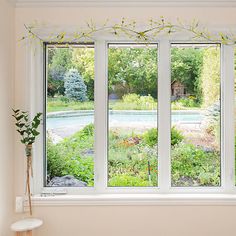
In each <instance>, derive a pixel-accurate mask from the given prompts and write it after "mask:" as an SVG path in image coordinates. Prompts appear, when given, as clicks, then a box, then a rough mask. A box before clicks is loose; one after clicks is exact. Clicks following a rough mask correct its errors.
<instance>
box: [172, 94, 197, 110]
mask: <svg viewBox="0 0 236 236" xmlns="http://www.w3.org/2000/svg"><path fill="white" fill-rule="evenodd" d="M199 106H200V104H199V102H198V101H197V99H196V98H195V97H194V96H189V97H187V98H180V99H178V100H175V101H173V102H171V109H172V110H186V109H195V108H199Z"/></svg>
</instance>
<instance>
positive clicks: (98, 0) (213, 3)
mask: <svg viewBox="0 0 236 236" xmlns="http://www.w3.org/2000/svg"><path fill="white" fill-rule="evenodd" d="M9 1H11V2H13V3H15V4H16V6H19V7H20V6H40V5H42V6H47V5H50V6H57V5H58V6H74V5H78V6H176V7H183V6H209V7H236V0H206V1H204V0H200V1H198V0H9Z"/></svg>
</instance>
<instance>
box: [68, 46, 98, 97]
mask: <svg viewBox="0 0 236 236" xmlns="http://www.w3.org/2000/svg"><path fill="white" fill-rule="evenodd" d="M72 64H73V68H75V69H77V70H78V71H79V73H80V74H81V76H82V77H83V79H84V83H85V84H86V86H87V96H88V99H89V100H94V48H89V47H86V48H74V49H73V52H72Z"/></svg>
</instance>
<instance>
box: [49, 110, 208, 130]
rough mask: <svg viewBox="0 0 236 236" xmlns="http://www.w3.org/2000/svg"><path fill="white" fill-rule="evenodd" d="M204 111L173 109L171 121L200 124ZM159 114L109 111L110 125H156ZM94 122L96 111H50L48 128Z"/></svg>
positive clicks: (152, 112)
mask: <svg viewBox="0 0 236 236" xmlns="http://www.w3.org/2000/svg"><path fill="white" fill-rule="evenodd" d="M203 117H204V115H203V112H202V111H199V110H198V111H192V110H191V111H172V116H171V122H172V124H175V123H182V124H184V123H188V124H189V123H191V124H199V123H201V121H202V120H203ZM157 119H158V115H157V112H156V111H124V110H123V111H114V110H112V111H109V125H110V126H119V125H120V126H124V125H125V126H128V125H129V124H130V125H132V126H136V125H137V126H140V125H144V124H145V125H149V126H156V124H157ZM93 122H94V111H73V112H57V113H49V114H48V116H47V129H57V128H61V127H67V126H68V127H72V126H82V127H83V126H85V125H88V124H90V123H93Z"/></svg>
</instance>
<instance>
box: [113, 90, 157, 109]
mask: <svg viewBox="0 0 236 236" xmlns="http://www.w3.org/2000/svg"><path fill="white" fill-rule="evenodd" d="M109 102H110V103H109V106H110V109H113V110H153V109H156V108H157V103H156V102H155V100H154V98H153V97H152V96H151V95H150V94H149V95H148V96H140V95H137V94H135V93H130V94H125V95H124V96H123V97H122V100H121V101H117V100H116V101H112V100H110V101H109Z"/></svg>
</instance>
